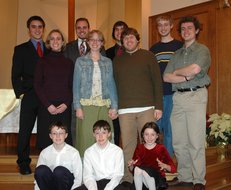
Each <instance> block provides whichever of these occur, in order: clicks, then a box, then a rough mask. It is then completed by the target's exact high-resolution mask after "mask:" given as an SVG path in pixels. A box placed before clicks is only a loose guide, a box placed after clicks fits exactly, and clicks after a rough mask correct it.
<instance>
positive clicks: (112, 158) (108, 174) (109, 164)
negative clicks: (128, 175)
mask: <svg viewBox="0 0 231 190" xmlns="http://www.w3.org/2000/svg"><path fill="white" fill-rule="evenodd" d="M93 135H94V137H95V139H96V143H95V144H93V145H92V146H90V147H89V148H88V149H87V150H86V151H85V153H84V161H83V185H82V186H81V187H79V188H77V190H113V189H115V190H122V189H124V187H123V186H122V185H121V184H120V181H121V179H122V177H123V175H124V157H123V151H122V149H121V148H120V147H118V146H116V145H114V144H112V143H110V142H109V138H110V136H111V127H110V125H109V123H108V122H107V121H105V120H99V121H97V122H96V123H95V124H94V126H93Z"/></svg>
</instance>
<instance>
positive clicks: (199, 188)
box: [193, 183, 205, 190]
mask: <svg viewBox="0 0 231 190" xmlns="http://www.w3.org/2000/svg"><path fill="white" fill-rule="evenodd" d="M193 190H205V186H204V185H203V184H201V183H196V184H195V185H194V187H193Z"/></svg>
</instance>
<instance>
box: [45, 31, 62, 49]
mask: <svg viewBox="0 0 231 190" xmlns="http://www.w3.org/2000/svg"><path fill="white" fill-rule="evenodd" d="M53 33H59V34H60V36H61V38H62V41H63V45H62V47H61V51H63V50H64V49H65V47H66V41H65V39H64V36H63V34H62V32H61V31H60V30H59V29H53V30H51V31H50V32H49V34H48V35H47V39H46V43H45V45H46V47H47V49H49V50H51V46H50V40H51V34H53Z"/></svg>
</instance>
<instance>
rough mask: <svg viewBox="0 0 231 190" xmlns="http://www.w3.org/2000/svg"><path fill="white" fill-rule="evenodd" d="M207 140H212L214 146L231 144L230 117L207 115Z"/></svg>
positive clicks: (226, 115) (224, 114) (227, 115)
mask: <svg viewBox="0 0 231 190" xmlns="http://www.w3.org/2000/svg"><path fill="white" fill-rule="evenodd" d="M206 134H207V139H208V140H210V141H211V139H213V140H214V144H215V145H217V144H219V143H226V144H231V115H230V114H227V113H222V114H221V115H219V114H217V113H214V114H211V115H209V118H208V120H207V127H206Z"/></svg>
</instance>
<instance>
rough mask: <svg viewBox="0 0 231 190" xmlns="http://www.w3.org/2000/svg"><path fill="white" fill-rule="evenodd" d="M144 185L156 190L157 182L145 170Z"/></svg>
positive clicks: (150, 189)
mask: <svg viewBox="0 0 231 190" xmlns="http://www.w3.org/2000/svg"><path fill="white" fill-rule="evenodd" d="M143 177H144V184H145V186H146V187H147V188H148V189H149V190H156V182H155V179H154V178H153V177H150V176H149V175H148V173H147V172H146V171H144V170H143Z"/></svg>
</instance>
